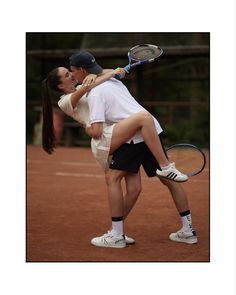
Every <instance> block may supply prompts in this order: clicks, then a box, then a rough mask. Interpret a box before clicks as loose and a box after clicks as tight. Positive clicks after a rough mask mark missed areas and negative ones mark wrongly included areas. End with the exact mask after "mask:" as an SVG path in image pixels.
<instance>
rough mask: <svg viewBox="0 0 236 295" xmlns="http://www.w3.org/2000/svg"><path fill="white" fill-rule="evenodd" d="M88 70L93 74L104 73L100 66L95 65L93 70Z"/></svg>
mask: <svg viewBox="0 0 236 295" xmlns="http://www.w3.org/2000/svg"><path fill="white" fill-rule="evenodd" d="M86 70H87V71H88V72H89V73H91V74H96V75H97V74H100V73H101V72H102V71H103V68H102V67H101V66H99V65H98V64H94V66H93V67H91V68H86Z"/></svg>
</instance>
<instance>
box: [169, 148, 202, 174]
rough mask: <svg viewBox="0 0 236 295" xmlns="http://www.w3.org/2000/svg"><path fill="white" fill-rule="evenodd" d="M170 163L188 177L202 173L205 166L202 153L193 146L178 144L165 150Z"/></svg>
mask: <svg viewBox="0 0 236 295" xmlns="http://www.w3.org/2000/svg"><path fill="white" fill-rule="evenodd" d="M166 153H167V156H168V159H169V161H170V162H174V163H175V164H176V168H177V169H178V170H179V171H181V172H182V173H184V174H186V175H188V176H190V177H191V176H195V175H197V174H199V173H201V172H202V171H203V169H204V168H205V166H206V156H205V154H204V152H203V151H202V150H201V149H200V148H198V147H197V146H195V145H193V144H187V143H179V144H174V145H172V146H171V147H168V148H166Z"/></svg>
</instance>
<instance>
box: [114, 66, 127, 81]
mask: <svg viewBox="0 0 236 295" xmlns="http://www.w3.org/2000/svg"><path fill="white" fill-rule="evenodd" d="M116 74H118V75H119V76H120V79H123V78H124V77H125V75H126V74H127V72H126V71H125V69H124V68H117V69H115V70H114V76H115V75H116Z"/></svg>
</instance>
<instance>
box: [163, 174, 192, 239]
mask: <svg viewBox="0 0 236 295" xmlns="http://www.w3.org/2000/svg"><path fill="white" fill-rule="evenodd" d="M160 180H161V182H162V183H163V184H164V185H166V186H167V188H168V189H169V191H170V193H171V196H172V199H173V201H174V203H175V206H176V208H177V210H178V212H179V215H180V217H181V221H182V228H181V229H180V230H179V231H177V232H176V233H172V234H170V236H169V238H170V239H171V240H172V241H175V242H183V243H187V244H195V243H197V241H198V240H197V236H196V232H195V231H194V230H193V225H192V217H191V213H190V210H189V205H188V199H187V195H186V193H185V191H184V189H183V188H182V186H181V185H180V184H179V183H177V182H173V181H170V180H167V179H160Z"/></svg>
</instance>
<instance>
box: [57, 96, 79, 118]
mask: <svg viewBox="0 0 236 295" xmlns="http://www.w3.org/2000/svg"><path fill="white" fill-rule="evenodd" d="M71 95H72V93H70V94H66V95H63V96H62V97H61V99H60V100H59V101H58V106H59V108H60V109H61V110H62V111H63V112H64V113H66V114H67V115H68V116H72V115H73V113H74V112H75V110H76V108H74V109H73V107H72V104H71Z"/></svg>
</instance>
